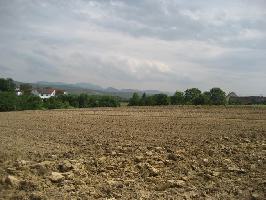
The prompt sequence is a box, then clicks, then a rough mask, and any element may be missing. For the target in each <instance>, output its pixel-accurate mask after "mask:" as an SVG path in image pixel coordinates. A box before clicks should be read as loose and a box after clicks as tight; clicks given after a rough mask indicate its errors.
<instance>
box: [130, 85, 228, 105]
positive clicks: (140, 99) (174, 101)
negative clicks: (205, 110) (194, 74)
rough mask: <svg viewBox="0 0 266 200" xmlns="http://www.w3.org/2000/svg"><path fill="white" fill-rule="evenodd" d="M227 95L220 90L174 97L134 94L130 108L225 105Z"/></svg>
mask: <svg viewBox="0 0 266 200" xmlns="http://www.w3.org/2000/svg"><path fill="white" fill-rule="evenodd" d="M226 103H227V101H226V94H225V92H224V91H223V90H222V89H220V88H212V89H211V90H210V91H207V92H203V93H202V92H201V91H200V90H199V89H198V88H191V89H187V90H186V91H184V92H179V91H177V92H176V93H175V94H174V95H173V96H168V95H166V94H155V95H149V96H148V95H146V94H145V93H144V94H143V95H142V96H140V95H139V94H138V93H134V94H133V96H132V98H130V100H129V106H156V105H158V106H160V105H225V104H226Z"/></svg>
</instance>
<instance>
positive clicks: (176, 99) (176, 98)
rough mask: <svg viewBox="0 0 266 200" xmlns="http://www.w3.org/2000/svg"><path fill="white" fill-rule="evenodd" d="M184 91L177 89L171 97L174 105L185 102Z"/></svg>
mask: <svg viewBox="0 0 266 200" xmlns="http://www.w3.org/2000/svg"><path fill="white" fill-rule="evenodd" d="M184 101H185V99H184V93H183V92H178V91H176V93H175V94H174V95H173V96H171V97H170V103H171V104H172V105H182V104H184Z"/></svg>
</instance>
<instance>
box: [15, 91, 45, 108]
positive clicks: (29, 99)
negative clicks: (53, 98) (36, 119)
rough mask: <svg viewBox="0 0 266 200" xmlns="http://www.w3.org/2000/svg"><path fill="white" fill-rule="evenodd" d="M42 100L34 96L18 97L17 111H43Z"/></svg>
mask: <svg viewBox="0 0 266 200" xmlns="http://www.w3.org/2000/svg"><path fill="white" fill-rule="evenodd" d="M42 106H43V102H42V99H41V98H40V97H38V96H34V95H22V96H18V97H17V110H39V109H42Z"/></svg>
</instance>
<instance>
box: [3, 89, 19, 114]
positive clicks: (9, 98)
mask: <svg viewBox="0 0 266 200" xmlns="http://www.w3.org/2000/svg"><path fill="white" fill-rule="evenodd" d="M16 104H17V96H16V94H15V93H13V92H0V111H1V112H6V111H14V110H16V108H17V106H16Z"/></svg>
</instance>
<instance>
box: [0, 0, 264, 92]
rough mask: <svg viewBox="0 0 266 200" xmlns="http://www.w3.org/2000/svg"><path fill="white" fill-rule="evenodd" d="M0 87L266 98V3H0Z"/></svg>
mask: <svg viewBox="0 0 266 200" xmlns="http://www.w3.org/2000/svg"><path fill="white" fill-rule="evenodd" d="M0 77H12V78H13V79H15V80H19V81H25V82H34V81H40V80H44V81H57V82H58V81H61V82H69V83H75V82H90V83H95V84H99V85H101V86H104V87H106V86H113V87H117V88H136V89H160V90H165V91H174V90H184V89H186V88H190V87H198V88H200V89H201V90H207V89H210V88H211V87H221V88H222V89H224V90H225V91H227V92H229V91H235V92H236V93H238V94H241V95H261V94H262V95H266V1H265V0H190V1H188V0H97V1H96V0H95V1H92V0H67V1H66V0H0Z"/></svg>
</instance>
